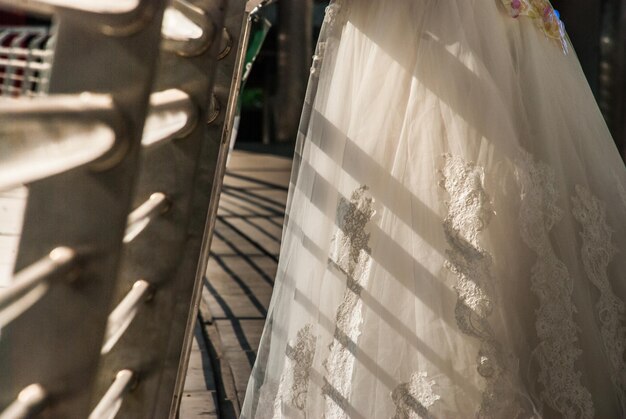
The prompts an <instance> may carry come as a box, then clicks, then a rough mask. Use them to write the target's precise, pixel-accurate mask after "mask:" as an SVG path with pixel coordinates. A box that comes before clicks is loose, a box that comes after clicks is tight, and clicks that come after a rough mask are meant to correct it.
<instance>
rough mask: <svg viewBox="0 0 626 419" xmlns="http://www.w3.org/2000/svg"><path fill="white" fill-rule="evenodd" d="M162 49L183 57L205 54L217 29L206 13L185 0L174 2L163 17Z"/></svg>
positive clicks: (175, 0) (214, 37) (213, 39)
mask: <svg viewBox="0 0 626 419" xmlns="http://www.w3.org/2000/svg"><path fill="white" fill-rule="evenodd" d="M162 31H163V48H164V49H165V50H166V51H171V52H174V53H176V54H178V55H180V56H183V57H195V56H198V55H200V54H202V53H204V52H206V51H207V50H208V49H209V48H211V45H213V41H215V39H216V35H217V34H218V28H217V27H216V26H215V23H214V22H213V19H210V18H209V16H208V15H207V13H206V11H205V10H203V9H202V8H201V7H198V6H197V5H195V4H192V3H190V2H188V1H186V0H174V1H173V2H172V6H171V7H168V8H167V9H166V10H165V14H164V16H163V28H162Z"/></svg>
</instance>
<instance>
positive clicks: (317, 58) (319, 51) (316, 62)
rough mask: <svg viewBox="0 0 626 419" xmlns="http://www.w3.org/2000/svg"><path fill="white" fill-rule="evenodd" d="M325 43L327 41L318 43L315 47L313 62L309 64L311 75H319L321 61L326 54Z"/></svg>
mask: <svg viewBox="0 0 626 419" xmlns="http://www.w3.org/2000/svg"><path fill="white" fill-rule="evenodd" d="M326 42H327V41H320V42H318V43H317V46H316V47H315V55H313V60H312V62H311V74H318V73H319V70H320V68H321V66H322V60H323V59H324V54H325V52H326Z"/></svg>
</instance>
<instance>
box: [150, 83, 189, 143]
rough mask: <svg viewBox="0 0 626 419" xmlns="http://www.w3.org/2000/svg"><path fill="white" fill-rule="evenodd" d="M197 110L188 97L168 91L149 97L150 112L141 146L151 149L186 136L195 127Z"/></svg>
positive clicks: (183, 93) (175, 90) (171, 90)
mask: <svg viewBox="0 0 626 419" xmlns="http://www.w3.org/2000/svg"><path fill="white" fill-rule="evenodd" d="M197 119H198V110H197V107H196V106H195V104H194V103H193V102H192V100H191V98H190V97H189V95H188V94H187V93H185V92H183V91H182V90H179V89H168V90H164V91H162V92H157V93H153V94H152V95H151V96H150V110H149V111H148V116H147V118H146V124H145V125H144V129H143V138H142V140H141V145H142V146H143V147H144V148H146V147H152V146H155V145H157V144H162V143H164V142H165V141H168V140H171V139H173V138H181V137H184V136H185V135H187V134H188V133H189V132H190V131H191V130H193V128H194V127H195V125H196V123H197Z"/></svg>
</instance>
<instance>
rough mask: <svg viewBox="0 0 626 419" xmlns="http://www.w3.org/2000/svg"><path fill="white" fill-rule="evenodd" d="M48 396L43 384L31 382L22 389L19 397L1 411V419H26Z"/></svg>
mask: <svg viewBox="0 0 626 419" xmlns="http://www.w3.org/2000/svg"><path fill="white" fill-rule="evenodd" d="M46 397H47V393H46V390H45V389H44V388H43V387H42V386H41V385H39V384H31V385H29V386H28V387H26V388H25V389H24V390H22V391H20V394H19V395H18V396H17V399H15V401H13V403H11V404H10V405H9V406H8V407H7V408H6V409H5V410H4V412H2V413H0V419H26V418H28V417H30V416H31V415H32V414H33V413H35V412H36V411H37V410H38V409H39V408H40V407H41V406H42V404H43V402H44V401H45V400H46Z"/></svg>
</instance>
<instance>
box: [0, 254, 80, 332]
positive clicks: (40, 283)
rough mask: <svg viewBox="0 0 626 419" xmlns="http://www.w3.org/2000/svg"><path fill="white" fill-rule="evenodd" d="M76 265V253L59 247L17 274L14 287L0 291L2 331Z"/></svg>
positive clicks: (12, 285)
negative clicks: (54, 280)
mask: <svg viewBox="0 0 626 419" xmlns="http://www.w3.org/2000/svg"><path fill="white" fill-rule="evenodd" d="M75 261H76V252H75V251H73V250H72V249H69V248H67V247H57V248H56V249H54V250H53V251H51V252H50V253H49V254H48V255H47V256H45V257H44V258H42V259H41V260H39V261H37V262H35V263H33V264H32V265H31V266H29V267H27V268H25V269H23V270H21V271H20V272H18V273H17V274H16V275H15V277H14V278H13V281H12V282H11V285H10V286H9V287H8V288H6V289H1V290H0V329H1V328H2V327H4V326H6V325H7V324H9V323H10V322H11V321H12V320H14V319H15V318H16V317H18V316H19V315H21V314H22V313H23V312H25V311H26V310H28V309H29V308H30V307H31V306H33V304H35V303H36V302H37V301H39V300H40V299H41V298H42V296H43V295H44V294H45V293H46V291H48V288H50V285H51V282H50V281H51V280H53V279H54V278H55V277H58V276H60V275H62V274H66V273H67V272H68V271H69V270H70V269H71V268H72V266H73V264H74V262H75Z"/></svg>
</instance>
